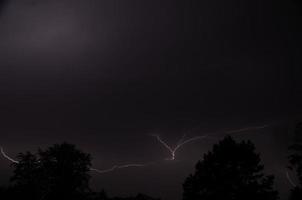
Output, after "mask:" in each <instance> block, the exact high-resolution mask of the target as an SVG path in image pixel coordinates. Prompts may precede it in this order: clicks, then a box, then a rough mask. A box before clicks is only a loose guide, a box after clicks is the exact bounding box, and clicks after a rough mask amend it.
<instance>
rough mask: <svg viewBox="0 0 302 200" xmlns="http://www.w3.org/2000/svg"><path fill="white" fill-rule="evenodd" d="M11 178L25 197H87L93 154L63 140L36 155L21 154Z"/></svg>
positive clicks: (17, 190)
mask: <svg viewBox="0 0 302 200" xmlns="http://www.w3.org/2000/svg"><path fill="white" fill-rule="evenodd" d="M18 158H19V160H20V162H19V163H16V164H14V166H15V170H14V175H13V177H12V178H11V182H12V184H13V188H14V190H15V191H16V192H15V195H17V197H18V196H19V197H20V196H22V197H23V198H25V197H26V199H32V200H34V199H44V200H48V199H84V197H85V196H88V195H87V194H88V193H89V192H90V189H89V179H90V176H89V173H88V172H89V167H90V166H91V159H90V155H88V154H86V153H83V152H81V151H80V150H78V149H76V148H75V146H74V145H71V144H67V143H63V144H60V145H54V146H52V147H50V148H48V149H46V150H45V151H43V150H39V151H38V153H37V154H36V155H34V154H31V153H26V154H19V156H18Z"/></svg>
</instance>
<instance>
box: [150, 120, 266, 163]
mask: <svg viewBox="0 0 302 200" xmlns="http://www.w3.org/2000/svg"><path fill="white" fill-rule="evenodd" d="M268 126H270V125H263V126H252V127H246V128H241V129H236V130H230V131H224V133H227V134H234V133H241V132H245V131H251V130H259V129H263V128H266V127H268ZM151 136H153V137H155V138H156V139H157V140H158V142H160V143H161V144H162V145H163V146H164V147H165V148H166V149H167V150H168V151H169V152H170V154H171V157H170V158H168V159H167V160H175V156H176V151H177V150H178V149H179V148H181V147H182V146H183V145H185V144H187V143H190V142H193V141H196V140H201V139H206V138H212V139H213V138H216V139H218V137H213V136H208V135H203V136H196V137H193V138H190V139H187V140H185V136H186V134H184V135H183V136H182V138H181V139H180V140H179V141H178V143H177V145H176V146H175V147H174V148H173V147H171V146H169V145H168V144H167V143H166V142H165V141H163V140H162V139H161V138H160V136H159V135H157V134H151Z"/></svg>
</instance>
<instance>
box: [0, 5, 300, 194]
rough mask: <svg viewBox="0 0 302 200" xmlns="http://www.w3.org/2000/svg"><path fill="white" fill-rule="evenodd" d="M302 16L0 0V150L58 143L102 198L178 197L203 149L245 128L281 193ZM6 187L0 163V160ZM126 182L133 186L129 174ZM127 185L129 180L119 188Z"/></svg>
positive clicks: (220, 8) (296, 106)
mask: <svg viewBox="0 0 302 200" xmlns="http://www.w3.org/2000/svg"><path fill="white" fill-rule="evenodd" d="M300 13H301V8H300V7H298V6H297V5H296V4H295V2H294V1H293V2H291V1H285V0H278V1H276V0H275V1H273V0H265V1H264V0H245V1H243V0H230V1H224V0H203V1H197V0H196V1H185V0H152V1H142V0H128V1H122V0H101V1H100V0H98V1H97V0H87V1H86V0H85V1H83V0H73V1H68V0H42V1H36V0H6V1H0V119H1V121H0V140H1V142H0V143H1V145H2V146H3V147H5V149H6V151H8V152H9V153H10V154H11V155H12V156H14V155H15V154H17V153H18V152H20V151H25V150H34V149H36V148H38V147H46V146H47V145H51V144H53V143H57V142H62V141H67V142H71V143H75V144H77V145H78V146H79V147H80V148H81V149H83V150H84V151H87V152H89V153H91V154H92V155H93V157H94V160H93V163H94V166H95V167H97V168H100V169H105V168H110V167H111V166H113V165H115V164H125V163H130V162H135V163H148V162H155V163H156V164H154V165H150V166H148V167H143V168H131V169H130V168H128V169H124V170H119V171H115V172H112V173H106V174H93V186H94V187H96V188H105V189H107V190H109V193H110V194H112V195H120V194H123V195H128V194H134V193H137V192H144V193H147V194H150V195H153V196H160V197H164V198H165V199H167V200H172V199H176V200H177V199H180V195H181V184H182V182H183V180H184V178H185V177H186V176H187V175H188V174H189V173H190V172H192V170H193V166H194V163H196V161H197V160H198V159H200V158H201V156H202V154H203V153H204V152H206V151H207V150H209V149H210V148H211V145H212V144H213V143H214V142H217V141H213V140H202V141H198V142H194V143H192V144H190V145H187V146H186V147H184V148H183V149H182V150H181V151H179V153H178V154H177V156H178V158H179V161H178V162H167V161H164V159H165V158H166V157H169V152H167V151H166V149H164V148H163V146H162V145H160V144H159V143H158V142H157V141H156V140H155V138H154V137H151V136H150V134H160V135H161V137H162V138H164V139H165V141H167V142H168V143H169V144H171V145H173V144H175V142H177V140H178V139H179V138H180V137H181V136H182V135H183V134H184V133H186V134H187V137H193V136H197V135H202V134H205V133H208V132H217V131H221V130H232V129H241V128H245V127H251V126H261V125H264V124H270V126H269V127H268V128H266V129H261V130H258V131H247V132H245V133H244V134H240V136H236V137H238V139H251V140H253V141H254V142H255V143H256V145H257V148H258V151H260V152H261V154H262V155H263V159H264V162H265V164H266V165H267V170H268V172H270V173H276V175H278V177H277V187H278V188H281V190H282V194H286V191H287V190H288V189H289V186H288V183H287V182H286V179H285V178H284V177H283V173H284V167H285V166H286V163H285V158H286V153H287V152H286V147H287V145H288V144H289V143H290V140H291V134H289V133H288V132H290V131H288V128H289V127H291V126H292V124H293V123H294V122H295V120H297V119H299V118H300V114H301V111H302V106H301V100H302V95H301V92H302V88H301V85H302V81H301V78H300V77H301V75H302V70H301V64H302V60H301V58H302V57H301V56H300V55H301V44H302V41H301V26H300V24H301V17H300ZM0 170H1V171H0V173H1V176H3V177H4V180H3V181H2V182H5V180H7V177H8V176H9V174H10V167H9V163H8V162H7V161H6V160H3V159H1V160H0ZM133 177H134V178H133ZM129 183H130V184H129Z"/></svg>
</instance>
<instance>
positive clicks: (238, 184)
mask: <svg viewBox="0 0 302 200" xmlns="http://www.w3.org/2000/svg"><path fill="white" fill-rule="evenodd" d="M260 161H261V160H260V156H259V154H256V153H255V146H254V145H253V144H252V143H251V142H250V141H247V142H245V141H243V142H240V143H237V142H236V141H235V140H234V139H233V138H232V137H230V136H227V137H225V138H224V139H223V140H222V141H220V142H219V143H218V144H215V145H214V147H213V150H212V151H211V152H208V153H207V154H205V155H204V158H203V160H202V161H199V162H198V163H197V164H196V167H195V173H194V174H193V175H192V174H191V175H190V176H189V177H188V178H187V179H186V180H185V183H184V184H183V189H184V192H183V200H200V199H202V200H218V199H219V200H221V199H224V200H242V199H245V200H255V199H257V200H275V199H278V192H277V191H275V190H274V189H273V183H274V177H273V176H265V175H264V174H263V168H264V167H263V165H261V164H260Z"/></svg>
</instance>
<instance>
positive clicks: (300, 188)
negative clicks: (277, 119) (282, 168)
mask: <svg viewBox="0 0 302 200" xmlns="http://www.w3.org/2000/svg"><path fill="white" fill-rule="evenodd" d="M289 149H290V151H291V152H292V154H291V155H290V156H289V163H290V167H289V168H290V169H291V170H294V171H295V172H296V174H297V177H298V180H299V185H297V186H296V187H295V188H294V189H293V190H292V191H291V195H290V199H291V200H296V199H297V200H298V199H302V123H299V124H297V126H296V128H295V144H293V145H292V146H290V147H289Z"/></svg>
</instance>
